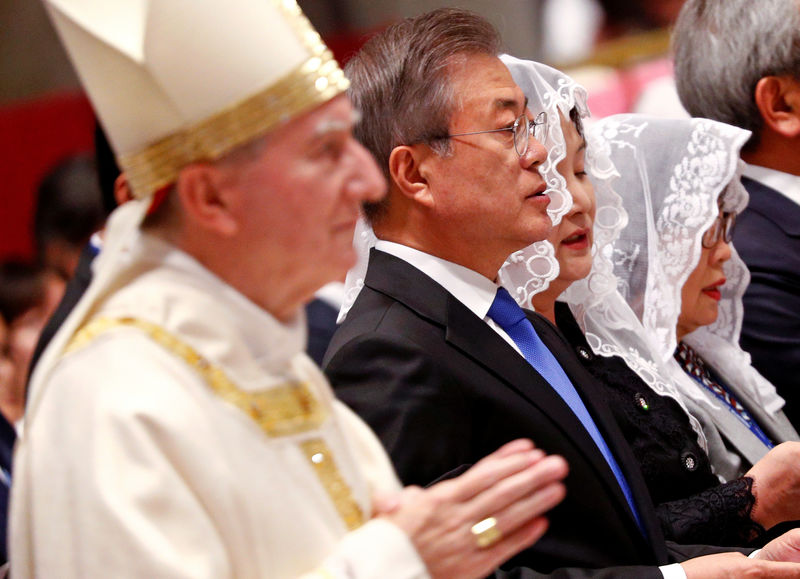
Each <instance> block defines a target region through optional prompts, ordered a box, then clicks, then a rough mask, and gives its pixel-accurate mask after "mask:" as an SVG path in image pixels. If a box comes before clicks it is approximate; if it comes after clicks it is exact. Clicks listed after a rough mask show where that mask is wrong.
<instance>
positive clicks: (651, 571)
mask: <svg viewBox="0 0 800 579" xmlns="http://www.w3.org/2000/svg"><path fill="white" fill-rule="evenodd" d="M529 318H530V320H531V322H532V323H533V325H534V328H535V329H536V331H537V333H538V334H539V336H540V337H541V338H542V340H543V341H544V342H545V344H547V346H548V347H549V348H550V349H551V351H552V352H553V354H554V355H555V356H556V358H557V359H558V361H559V363H560V364H561V365H562V367H563V368H564V370H565V372H566V373H567V375H568V376H569V377H570V379H571V380H572V382H573V384H574V385H575V387H576V388H577V389H578V391H579V393H580V394H581V397H582V398H583V400H584V403H585V404H586V406H587V408H588V409H589V412H591V414H592V416H593V417H594V419H595V421H596V423H597V426H598V428H599V429H600V431H601V432H602V433H603V435H604V437H605V439H606V441H607V442H608V444H609V447H610V448H611V450H612V452H613V453H614V455H615V456H616V458H617V460H618V462H619V464H620V467H621V468H622V470H623V472H624V473H625V475H626V477H627V479H628V482H629V483H630V486H631V490H632V492H633V495H634V498H635V501H636V504H637V506H638V509H639V513H640V515H641V519H642V523H643V526H644V530H645V533H646V534H642V532H641V531H640V530H639V528H638V527H637V525H636V522H635V520H634V518H633V515H632V514H631V512H630V509H629V507H628V504H627V502H626V500H625V497H624V496H623V494H622V492H621V490H620V488H619V485H618V483H617V481H616V479H615V478H614V475H613V473H612V472H611V470H610V468H609V467H608V465H607V463H606V462H605V460H604V459H603V457H602V455H601V453H600V451H599V450H598V449H597V447H596V446H595V444H594V442H593V441H592V439H591V437H590V436H589V435H588V434H587V432H586V431H585V430H584V428H583V426H582V425H581V423H580V422H579V420H578V419H577V418H576V417H575V416H574V414H573V413H572V411H571V410H570V409H569V407H568V406H567V405H566V404H565V403H564V402H563V401H562V399H561V398H560V397H559V396H558V395H557V394H556V393H555V392H554V390H553V389H552V388H551V387H550V386H549V385H548V384H547V382H545V380H544V379H543V378H542V377H541V376H540V375H539V374H538V373H537V372H536V371H535V370H534V369H533V368H532V367H531V366H530V365H529V364H528V363H527V362H526V361H525V359H524V358H522V357H521V356H520V355H519V354H518V353H517V352H516V351H515V350H514V349H513V348H512V347H511V346H510V345H509V344H508V343H506V342H505V341H504V340H503V339H502V338H501V337H500V336H499V335H498V334H497V333H496V332H494V331H493V330H492V329H491V328H490V327H489V326H488V325H487V324H486V323H485V322H484V321H483V320H481V319H479V318H478V317H477V316H475V315H474V314H473V313H472V312H471V311H469V310H468V309H467V308H466V306H464V305H463V304H462V303H461V302H459V301H458V300H457V299H455V298H454V297H453V296H452V295H451V294H450V293H448V292H447V291H446V290H445V289H444V288H442V286H440V285H439V284H437V283H436V282H434V281H433V280H432V279H430V278H429V277H427V276H426V275H425V274H423V273H422V272H420V271H419V270H417V269H416V268H414V267H413V266H411V265H409V264H407V263H406V262H405V261H403V260H401V259H398V258H396V257H393V256H391V255H388V254H386V253H383V252H380V251H376V250H373V251H372V253H371V255H370V262H369V269H368V272H367V276H366V280H365V285H364V288H363V289H362V290H361V293H360V295H359V297H358V299H357V300H356V302H355V304H354V306H353V308H352V309H351V310H350V312H349V314H348V316H347V319H346V320H345V321H344V322H343V324H342V325H341V327H340V328H339V330H338V331H337V332H336V334H335V335H334V337H333V340H332V342H331V345H330V347H329V349H328V352H327V353H326V359H325V362H326V365H325V371H326V373H327V374H328V376H329V378H330V380H331V383H332V384H333V386H334V388H335V390H336V394H337V396H338V397H339V398H341V399H342V400H344V401H345V402H346V403H347V404H349V405H350V406H351V407H352V408H353V409H354V410H355V411H356V412H357V413H358V414H360V415H361V416H362V418H364V419H365V420H366V421H367V422H368V423H369V425H370V426H371V427H372V428H373V430H375V432H376V433H377V434H378V436H379V437H380V438H381V440H382V441H383V443H384V445H385V447H386V449H387V450H388V452H389V454H390V455H391V457H392V459H393V461H394V464H395V467H396V469H397V471H398V474H399V475H400V477H401V479H402V480H403V482H404V483H405V484H412V483H413V484H427V483H430V482H432V481H434V480H436V479H438V478H442V477H444V476H449V475H452V474H455V473H458V472H461V471H463V470H464V469H465V468H467V467H468V466H469V465H471V464H473V463H475V462H477V461H478V460H479V459H480V458H482V457H483V456H485V455H487V454H489V453H490V452H492V451H494V450H495V449H497V448H498V447H499V446H501V445H502V444H504V443H506V442H508V441H510V440H513V439H515V438H530V439H532V440H533V441H534V442H535V443H536V445H537V446H539V447H540V448H543V449H544V450H545V451H547V452H548V453H554V454H560V455H561V456H563V457H564V458H565V459H566V460H567V462H568V463H569V466H570V473H569V475H568V477H567V479H566V485H567V497H566V499H565V500H564V501H563V502H562V503H561V504H560V505H559V506H558V507H556V508H555V509H554V510H553V511H552V512H551V513H550V515H549V516H548V518H549V520H550V529H549V530H548V532H547V534H546V535H545V536H544V537H543V538H542V539H541V540H540V541H539V542H538V543H536V544H535V545H534V546H533V547H532V548H531V549H528V550H527V551H525V552H523V553H522V554H520V555H519V556H517V557H516V558H515V559H514V560H512V561H511V562H510V563H509V564H507V567H508V569H512V568H519V567H525V568H528V569H526V570H525V571H520V572H521V573H523V576H526V577H527V576H536V575H537V574H538V573H553V572H554V570H556V569H562V570H561V571H558V572H555V573H554V576H562V575H563V576H569V577H586V576H592V577H606V576H613V577H621V576H626V577H627V576H630V577H637V578H638V577H660V576H661V573H660V572H659V571H658V569H657V568H655V567H653V565H661V564H665V563H668V562H673V559H672V558H671V557H670V553H669V552H668V548H667V545H666V543H665V541H664V539H663V537H662V535H661V531H660V529H659V524H658V520H657V518H656V515H655V511H654V508H653V506H652V502H651V500H650V496H649V494H648V493H647V489H646V487H645V484H644V480H643V478H642V475H641V472H640V471H639V469H638V467H637V466H636V462H635V459H634V458H633V455H632V453H631V450H630V448H629V447H628V445H627V444H626V443H625V440H624V438H623V436H622V434H621V433H620V431H619V429H618V428H617V426H616V424H615V423H614V419H613V417H612V416H611V414H610V412H609V410H608V408H607V407H606V406H605V404H604V403H603V402H602V400H603V395H602V391H601V390H600V387H599V385H598V384H597V383H596V382H594V380H593V378H592V377H591V375H590V374H589V373H588V372H587V371H586V370H585V369H584V368H583V367H582V366H581V364H580V363H579V362H578V361H577V359H576V358H575V357H574V355H573V354H572V352H571V348H570V347H569V345H568V344H567V343H566V341H565V340H564V338H563V337H562V336H561V334H560V333H559V332H558V330H556V329H555V327H554V326H552V325H551V324H550V323H549V322H547V321H546V320H544V319H543V318H541V317H539V316H537V315H536V314H533V313H532V312H530V313H529ZM696 552H697V551H696V550H691V549H690V550H689V551H686V552H685V553H691V554H694V553H696ZM673 554H674V553H673ZM677 556H678V557H679V559H678V560H683V558H680V557H682V555H677ZM622 565H630V566H637V567H635V568H626V569H620V568H618V567H619V566H622ZM648 566H649V567H648ZM566 567H580V568H589V569H592V568H606V569H604V570H599V571H596V572H591V571H587V570H586V569H582V570H578V569H572V570H565V569H563V568H566ZM611 567H617V568H613V569H612V568H611ZM534 569H535V570H536V571H535V572H533V571H530V570H534ZM515 573H516V572H515Z"/></svg>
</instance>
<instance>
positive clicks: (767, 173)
mask: <svg viewBox="0 0 800 579" xmlns="http://www.w3.org/2000/svg"><path fill="white" fill-rule="evenodd" d="M744 175H745V176H746V177H750V178H751V179H753V180H754V181H758V182H759V183H763V184H764V185H766V186H767V187H771V188H772V189H775V191H777V192H778V193H780V194H781V195H783V196H784V197H787V198H788V199H790V200H791V201H794V202H795V203H797V204H798V205H800V177H798V176H797V175H792V174H791V173H784V172H783V171H778V170H776V169H769V168H767V167H761V166H759V165H750V164H749V163H748V164H747V166H746V167H745V169H744Z"/></svg>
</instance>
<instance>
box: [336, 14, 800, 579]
mask: <svg viewBox="0 0 800 579" xmlns="http://www.w3.org/2000/svg"><path fill="white" fill-rule="evenodd" d="M498 42H499V41H498V38H497V33H496V31H494V29H493V28H492V27H491V25H489V24H488V23H487V22H486V21H484V20H483V19H481V18H480V17H478V16H476V15H474V14H471V13H468V12H464V11H460V10H449V9H443V10H436V11H434V12H431V13H428V14H426V15H423V16H420V17H418V18H414V19H409V20H405V21H402V22H400V23H398V24H396V25H394V26H392V27H390V28H389V29H387V30H386V31H385V32H383V33H382V34H380V35H378V36H376V37H375V38H373V39H372V40H371V41H370V42H369V43H367V45H366V46H365V47H364V48H363V49H362V51H361V52H360V53H359V54H358V55H356V56H355V57H354V58H353V59H352V60H351V61H350V63H349V65H348V67H347V74H348V76H349V77H350V79H351V81H352V88H351V98H352V99H353V101H354V103H355V105H356V106H357V107H358V108H359V109H360V110H361V111H362V115H363V118H362V121H361V123H360V124H359V125H358V127H357V129H356V134H357V136H358V137H359V138H360V140H361V141H362V142H363V143H364V144H366V145H367V147H368V148H369V149H370V150H371V152H372V153H373V154H374V155H375V156H376V157H377V159H378V161H379V164H380V165H381V166H382V167H383V169H384V172H385V174H386V176H387V177H388V179H389V183H390V187H389V194H388V196H387V197H386V198H385V200H384V201H383V202H381V203H380V204H378V205H370V206H367V207H366V208H365V211H366V214H367V217H368V220H369V221H370V223H371V225H372V226H373V229H374V232H375V234H376V236H377V238H378V242H377V244H376V246H375V248H374V249H373V250H372V253H371V255H370V259H369V266H368V271H367V274H366V278H365V280H364V287H363V288H362V289H361V292H360V294H359V296H358V298H357V299H356V301H355V303H354V305H353V307H352V309H351V310H350V311H349V313H348V315H347V318H346V319H345V321H344V322H343V324H342V326H341V327H340V329H339V330H338V331H337V333H336V334H335V336H334V338H333V340H332V342H331V346H330V348H329V349H328V352H327V354H326V372H327V373H328V376H329V378H330V380H331V382H332V384H333V385H334V387H335V388H336V393H337V396H339V397H340V398H341V399H343V400H344V401H345V402H347V403H348V404H350V405H351V406H352V408H353V409H354V410H355V411H356V412H357V413H359V414H360V415H361V416H362V417H363V418H364V419H366V421H367V422H368V423H369V424H370V426H371V427H372V428H373V429H374V430H375V432H377V434H378V435H379V437H380V438H381V439H382V441H383V443H384V445H385V446H386V448H387V449H388V451H389V453H390V455H391V456H392V459H393V461H394V464H395V466H396V468H397V471H398V473H399V475H400V476H401V478H402V479H403V481H404V482H405V483H407V484H408V483H415V484H428V483H430V482H432V481H433V480H436V479H438V478H442V477H449V476H453V475H454V474H457V473H459V472H461V471H463V470H464V469H465V468H467V467H468V466H469V465H470V464H472V463H474V462H475V461H477V460H478V459H479V457H480V456H481V455H482V454H484V453H485V451H486V449H489V448H492V447H494V446H496V445H497V444H498V443H502V442H504V441H508V440H511V439H513V438H516V437H520V436H522V437H526V438H531V439H533V440H534V442H535V443H536V444H537V445H538V446H540V447H541V448H543V449H544V450H545V451H547V452H550V453H557V454H560V455H562V456H563V457H564V458H566V459H567V461H568V463H569V465H570V474H569V475H568V477H567V479H566V485H567V497H566V499H565V500H564V501H563V503H562V504H561V505H560V506H558V507H557V508H555V509H554V510H553V511H552V512H551V513H550V514H549V515H548V519H549V521H550V528H549V530H548V532H547V534H546V535H545V536H544V537H543V538H542V539H541V540H540V541H539V542H538V543H537V544H536V545H535V546H534V547H532V548H531V549H528V550H527V551H525V552H523V553H522V554H520V555H519V556H518V557H516V558H515V559H514V560H512V561H511V562H510V563H508V564H507V565H506V566H504V568H505V569H507V570H508V571H509V572H510V573H511V574H512V575H513V576H524V577H533V576H540V575H541V574H550V573H552V574H553V576H559V577H563V576H569V577H612V576H613V577H637V578H642V577H662V572H663V573H664V574H663V576H664V577H686V576H687V575H688V576H689V577H699V576H703V577H712V576H714V577H716V576H720V577H722V576H729V575H726V574H727V573H732V574H733V575H736V573H737V569H735V568H731V567H727V565H728V564H733V565H742V567H741V568H740V569H739V570H741V571H744V569H745V567H749V566H750V565H753V564H756V565H759V564H760V563H756V562H755V561H752V560H748V559H746V558H743V557H741V555H740V554H732V553H725V554H720V555H715V556H712V557H704V558H701V559H693V560H691V561H686V559H687V558H688V557H691V556H695V555H698V554H705V553H710V552H716V550H715V549H714V548H710V547H698V546H694V547H684V546H677V545H674V544H670V545H667V544H666V543H665V541H664V539H663V536H662V534H661V531H660V528H659V525H658V522H657V521H656V517H655V513H654V508H653V506H652V503H651V500H650V497H649V495H648V493H647V490H646V488H645V486H644V482H643V480H642V476H641V473H640V472H639V470H638V467H637V466H636V463H635V460H634V458H633V456H632V454H631V451H630V448H629V447H628V446H627V444H626V442H625V440H624V438H623V437H622V435H621V433H620V431H619V430H618V428H617V427H616V425H615V424H614V422H613V419H612V417H611V415H610V413H609V409H608V408H607V407H606V406H605V404H604V402H603V397H602V395H601V394H600V391H599V386H598V385H597V384H596V383H595V382H593V380H592V378H591V377H590V376H589V375H588V374H587V373H586V372H585V371H584V370H583V368H582V366H581V364H580V363H579V362H578V361H577V360H576V359H574V358H573V357H572V356H573V354H571V352H572V350H571V348H570V347H569V346H568V345H567V344H566V342H565V341H564V339H563V337H562V336H561V335H560V334H559V332H558V331H557V330H556V329H555V328H554V327H553V326H552V325H550V324H549V323H548V322H547V321H546V320H544V319H543V318H541V317H539V316H538V315H536V314H534V313H533V312H525V313H523V312H522V310H520V309H519V308H518V306H516V305H515V304H513V300H512V305H511V306H508V304H507V301H506V300H505V298H504V297H503V294H502V291H498V287H497V285H496V284H495V281H494V280H495V278H496V276H497V271H498V270H499V268H500V266H501V265H502V264H503V262H504V260H505V259H506V257H507V256H508V255H509V254H511V253H512V252H514V251H516V250H519V249H521V248H523V247H525V246H527V245H529V244H531V243H533V242H535V241H538V240H541V239H543V238H544V237H545V236H546V235H547V233H548V232H549V230H550V227H551V223H550V220H549V217H548V216H547V213H546V208H547V204H548V197H547V196H546V195H544V194H543V192H544V191H545V183H544V180H543V177H542V176H541V175H540V173H539V166H540V165H541V164H542V162H543V161H544V159H545V157H546V151H545V149H544V147H543V146H542V145H541V144H540V143H539V142H538V141H537V140H536V138H535V137H536V136H537V133H540V131H541V128H542V127H536V126H534V125H533V123H531V122H530V121H531V119H534V115H535V113H536V112H538V111H533V112H531V111H530V110H528V108H527V105H526V99H525V97H524V95H523V94H522V91H521V90H520V89H519V87H517V86H516V84H514V82H513V80H512V78H511V76H510V73H509V72H508V70H507V69H506V68H505V66H504V65H503V64H502V62H501V61H500V60H499V58H497V50H498ZM420 103H424V106H420ZM551 122H558V119H553V120H551ZM531 137H533V138H531ZM506 295H507V294H506ZM508 299H510V298H508ZM498 304H501V305H498ZM514 308H516V311H517V314H518V317H517V318H516V319H515V321H514V322H513V323H512V324H509V323H508V322H509V320H508V319H507V317H506V316H505V314H504V312H507V311H510V310H512V309H514ZM515 315H516V314H515ZM526 324H527V327H528V328H529V330H528V332H529V333H528V334H526V336H527V337H532V339H537V337H538V339H539V340H541V342H542V343H543V346H541V347H539V346H537V347H536V348H537V349H536V350H535V354H532V353H531V351H530V344H529V343H527V342H525V340H524V339H521V338H519V336H518V331H517V329H518V328H519V327H522V326H526ZM530 328H532V329H530ZM531 334H533V335H534V336H531ZM523 356H524V357H523ZM536 356H539V357H541V358H542V359H543V360H545V363H544V365H542V364H541V361H540V360H538V359H537V358H536ZM529 360H531V361H530V362H529ZM543 374H544V375H547V378H545V377H543ZM768 550H770V549H768ZM720 557H721V558H720ZM675 562H683V563H682V564H680V565H670V564H671V563H675ZM659 566H662V569H659ZM512 569H513V570H514V571H511V570H512ZM788 571H791V572H794V573H797V568H793V569H788V568H787V572H788ZM684 572H686V575H684ZM776 572H777V571H776ZM504 573H505V571H504ZM765 576H766V575H765Z"/></svg>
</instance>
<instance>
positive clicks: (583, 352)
mask: <svg viewBox="0 0 800 579" xmlns="http://www.w3.org/2000/svg"><path fill="white" fill-rule="evenodd" d="M577 350H578V355H579V356H580V357H581V358H583V359H584V360H591V359H592V353H591V352H589V350H587V349H586V348H584V347H583V346H578V348H577Z"/></svg>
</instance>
